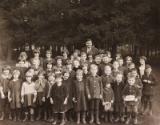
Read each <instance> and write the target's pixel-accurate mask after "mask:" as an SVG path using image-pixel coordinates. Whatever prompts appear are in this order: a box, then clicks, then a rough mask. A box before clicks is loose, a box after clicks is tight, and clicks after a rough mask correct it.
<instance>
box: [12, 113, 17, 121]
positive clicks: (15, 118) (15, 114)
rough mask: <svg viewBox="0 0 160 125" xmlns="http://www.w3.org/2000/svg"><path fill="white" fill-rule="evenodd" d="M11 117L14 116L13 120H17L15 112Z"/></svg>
mask: <svg viewBox="0 0 160 125" xmlns="http://www.w3.org/2000/svg"><path fill="white" fill-rule="evenodd" d="M13 117H14V118H13V121H14V122H16V121H17V117H16V113H14V115H13Z"/></svg>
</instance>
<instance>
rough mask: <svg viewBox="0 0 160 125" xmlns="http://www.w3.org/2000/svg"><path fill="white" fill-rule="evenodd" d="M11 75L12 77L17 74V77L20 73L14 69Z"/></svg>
mask: <svg viewBox="0 0 160 125" xmlns="http://www.w3.org/2000/svg"><path fill="white" fill-rule="evenodd" d="M12 74H13V75H14V74H19V75H20V74H21V73H20V71H19V70H18V69H15V70H13V72H12Z"/></svg>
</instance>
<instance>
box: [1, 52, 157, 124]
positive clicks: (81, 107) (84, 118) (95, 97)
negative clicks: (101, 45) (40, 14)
mask: <svg viewBox="0 0 160 125" xmlns="http://www.w3.org/2000/svg"><path fill="white" fill-rule="evenodd" d="M155 85H156V80H155V77H154V75H153V74H152V67H151V66H150V65H148V64H146V57H144V56H142V57H140V58H139V65H135V63H134V62H133V60H132V57H130V56H127V57H126V58H125V59H124V58H123V57H122V55H121V54H120V53H117V54H116V57H115V58H113V59H112V57H111V53H110V52H109V51H106V52H104V53H99V54H97V55H94V56H93V55H92V54H87V53H85V52H83V51H81V52H80V51H79V50H75V51H74V52H73V54H72V55H71V56H70V57H69V53H68V51H67V50H65V51H63V53H62V55H61V56H57V57H56V58H52V52H51V51H50V50H47V51H46V57H45V58H41V57H40V51H39V50H38V49H35V50H34V52H33V57H32V58H31V59H27V53H26V52H21V53H20V56H19V61H18V62H17V63H16V65H15V66H14V67H13V68H12V69H11V67H10V66H4V67H3V69H2V73H1V77H0V120H4V119H5V118H9V119H12V120H13V121H23V122H25V121H28V120H30V121H32V122H33V121H34V120H42V119H43V120H45V121H48V122H51V123H52V124H53V125H55V124H57V122H59V120H60V125H64V124H65V122H66V121H73V120H76V123H77V124H80V123H81V122H82V123H83V124H86V123H90V124H92V123H94V122H95V123H96V124H98V125H99V124H101V123H100V122H101V121H105V122H111V123H112V122H123V123H126V124H130V123H131V122H133V123H134V124H137V123H138V120H137V117H138V115H139V114H143V115H146V114H150V115H152V101H153V96H154V93H153V92H154V90H153V89H154V86H155Z"/></svg>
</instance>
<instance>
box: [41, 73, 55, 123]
mask: <svg viewBox="0 0 160 125" xmlns="http://www.w3.org/2000/svg"><path fill="white" fill-rule="evenodd" d="M54 84H55V74H50V75H49V76H48V79H47V83H46V85H45V88H44V92H43V98H42V101H43V103H44V120H45V121H48V122H53V113H52V104H51V90H52V86H53V85H54Z"/></svg>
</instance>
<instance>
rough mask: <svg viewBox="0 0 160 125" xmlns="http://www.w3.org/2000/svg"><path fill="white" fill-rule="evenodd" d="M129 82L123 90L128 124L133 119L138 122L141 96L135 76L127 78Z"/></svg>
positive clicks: (135, 122)
mask: <svg viewBox="0 0 160 125" xmlns="http://www.w3.org/2000/svg"><path fill="white" fill-rule="evenodd" d="M127 82H128V84H127V85H126V86H125V88H124V90H123V99H124V103H125V107H126V109H127V120H126V124H127V125H128V124H130V121H131V120H133V122H134V124H135V125H136V124H137V123H138V121H137V114H138V100H139V98H140V92H139V89H138V88H137V87H136V86H135V82H136V81H135V77H134V76H129V77H128V80H127Z"/></svg>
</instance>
